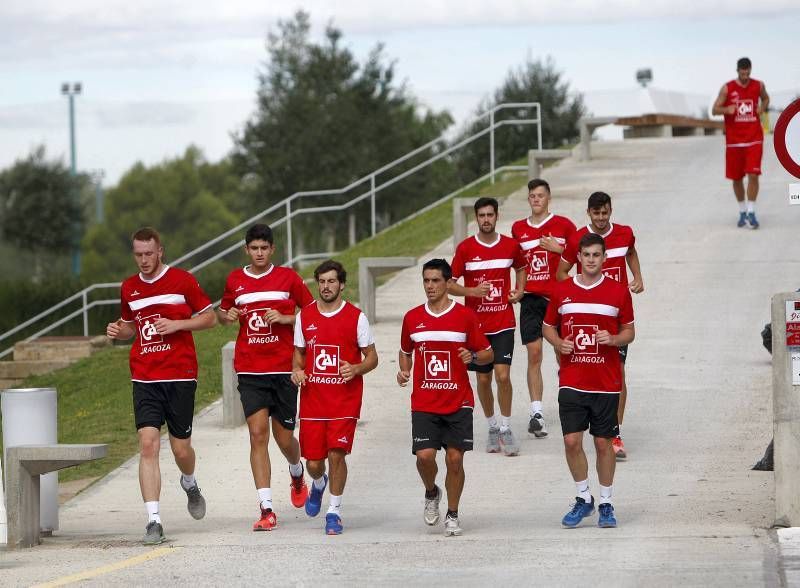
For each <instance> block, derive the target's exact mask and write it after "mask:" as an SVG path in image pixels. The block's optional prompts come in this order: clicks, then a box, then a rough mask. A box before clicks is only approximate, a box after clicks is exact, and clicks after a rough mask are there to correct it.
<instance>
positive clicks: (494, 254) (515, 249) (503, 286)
mask: <svg viewBox="0 0 800 588" xmlns="http://www.w3.org/2000/svg"><path fill="white" fill-rule="evenodd" d="M498 206H499V205H498V202H497V200H495V199H494V198H478V200H476V201H475V207H474V208H475V220H476V221H477V223H478V234H477V235H475V236H474V237H468V238H467V239H464V240H463V241H462V242H461V243H459V244H458V247H456V252H455V255H454V256H453V264H452V268H453V280H452V281H451V282H449V283H448V285H447V290H448V292H449V293H450V294H453V295H455V296H464V303H465V305H466V306H467V308H471V309H472V310H474V311H475V313H476V314H477V315H478V320H480V322H481V330H482V331H483V333H484V334H485V335H486V337H487V338H488V339H489V342H490V343H491V345H492V350H493V351H494V362H493V363H489V364H486V365H475V364H472V363H470V364H469V365H468V366H467V369H468V370H470V371H474V372H475V373H476V376H477V380H478V399H479V400H480V401H481V406H482V407H483V414H484V415H486V419H487V421H488V424H489V438H488V441H487V443H486V451H487V452H488V453H499V452H500V451H502V452H503V453H504V454H505V455H518V454H519V443H517V440H516V438H515V437H514V433H513V432H512V431H511V400H512V394H513V392H512V388H511V358H512V356H513V355H514V329H515V328H516V326H517V322H516V319H515V318H514V309H513V308H512V306H511V305H512V304H514V303H516V302H519V301H520V299H521V298H522V294H523V292H524V291H525V280H526V278H527V262H526V260H525V257H524V256H523V255H522V249H521V248H520V246H519V243H517V241H515V240H514V239H512V238H511V237H506V236H505V235H500V234H498V233H497V231H496V230H495V229H496V227H497V218H498V216H497V209H498ZM512 268H513V270H514V271H515V272H516V278H515V288H514V289H512V288H511V278H510V274H511V269H512ZM462 276H463V278H464V285H463V286H462V285H461V284H459V283H458V282H457V280H458V279H459V278H461V277H462ZM492 372H494V377H495V379H496V381H497V403H498V404H499V406H500V422H498V421H497V417H495V415H494V396H493V395H492Z"/></svg>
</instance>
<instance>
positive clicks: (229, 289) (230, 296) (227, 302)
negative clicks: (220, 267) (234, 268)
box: [219, 273, 236, 311]
mask: <svg viewBox="0 0 800 588" xmlns="http://www.w3.org/2000/svg"><path fill="white" fill-rule="evenodd" d="M233 290H234V288H233V273H231V274H230V275H228V279H227V280H225V291H224V292H223V293H222V301H221V302H220V303H219V308H220V310H223V311H228V310H230V309H231V308H233V307H234V306H235V305H236V296H235V295H234V292H233Z"/></svg>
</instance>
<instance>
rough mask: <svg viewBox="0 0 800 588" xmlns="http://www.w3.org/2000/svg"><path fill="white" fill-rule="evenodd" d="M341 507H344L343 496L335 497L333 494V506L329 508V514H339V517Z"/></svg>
mask: <svg viewBox="0 0 800 588" xmlns="http://www.w3.org/2000/svg"><path fill="white" fill-rule="evenodd" d="M341 507H342V496H341V494H340V495H339V496H334V495H333V494H331V504H330V506H329V507H328V514H330V513H333V514H337V515H338V514H339V509H340V508H341Z"/></svg>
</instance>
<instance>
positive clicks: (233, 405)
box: [222, 341, 246, 429]
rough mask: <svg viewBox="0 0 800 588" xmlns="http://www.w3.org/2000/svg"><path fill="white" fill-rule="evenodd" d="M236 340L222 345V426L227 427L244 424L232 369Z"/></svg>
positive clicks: (236, 381)
mask: <svg viewBox="0 0 800 588" xmlns="http://www.w3.org/2000/svg"><path fill="white" fill-rule="evenodd" d="M235 349H236V342H235V341H229V342H228V343H226V344H225V345H223V346H222V426H223V427H225V428H228V429H233V428H235V427H240V426H241V425H243V424H245V422H246V419H245V418H244V409H243V408H242V401H241V399H240V398H239V387H238V384H239V380H238V379H237V377H236V372H235V371H234V369H233V353H234V350H235Z"/></svg>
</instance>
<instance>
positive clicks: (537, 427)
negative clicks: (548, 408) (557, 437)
mask: <svg viewBox="0 0 800 588" xmlns="http://www.w3.org/2000/svg"><path fill="white" fill-rule="evenodd" d="M528 433H530V434H531V435H533V436H534V437H537V438H541V437H547V426H546V425H545V423H544V417H543V416H542V413H540V412H537V413H536V414H534V415H533V416H532V417H531V420H530V421H528Z"/></svg>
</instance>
